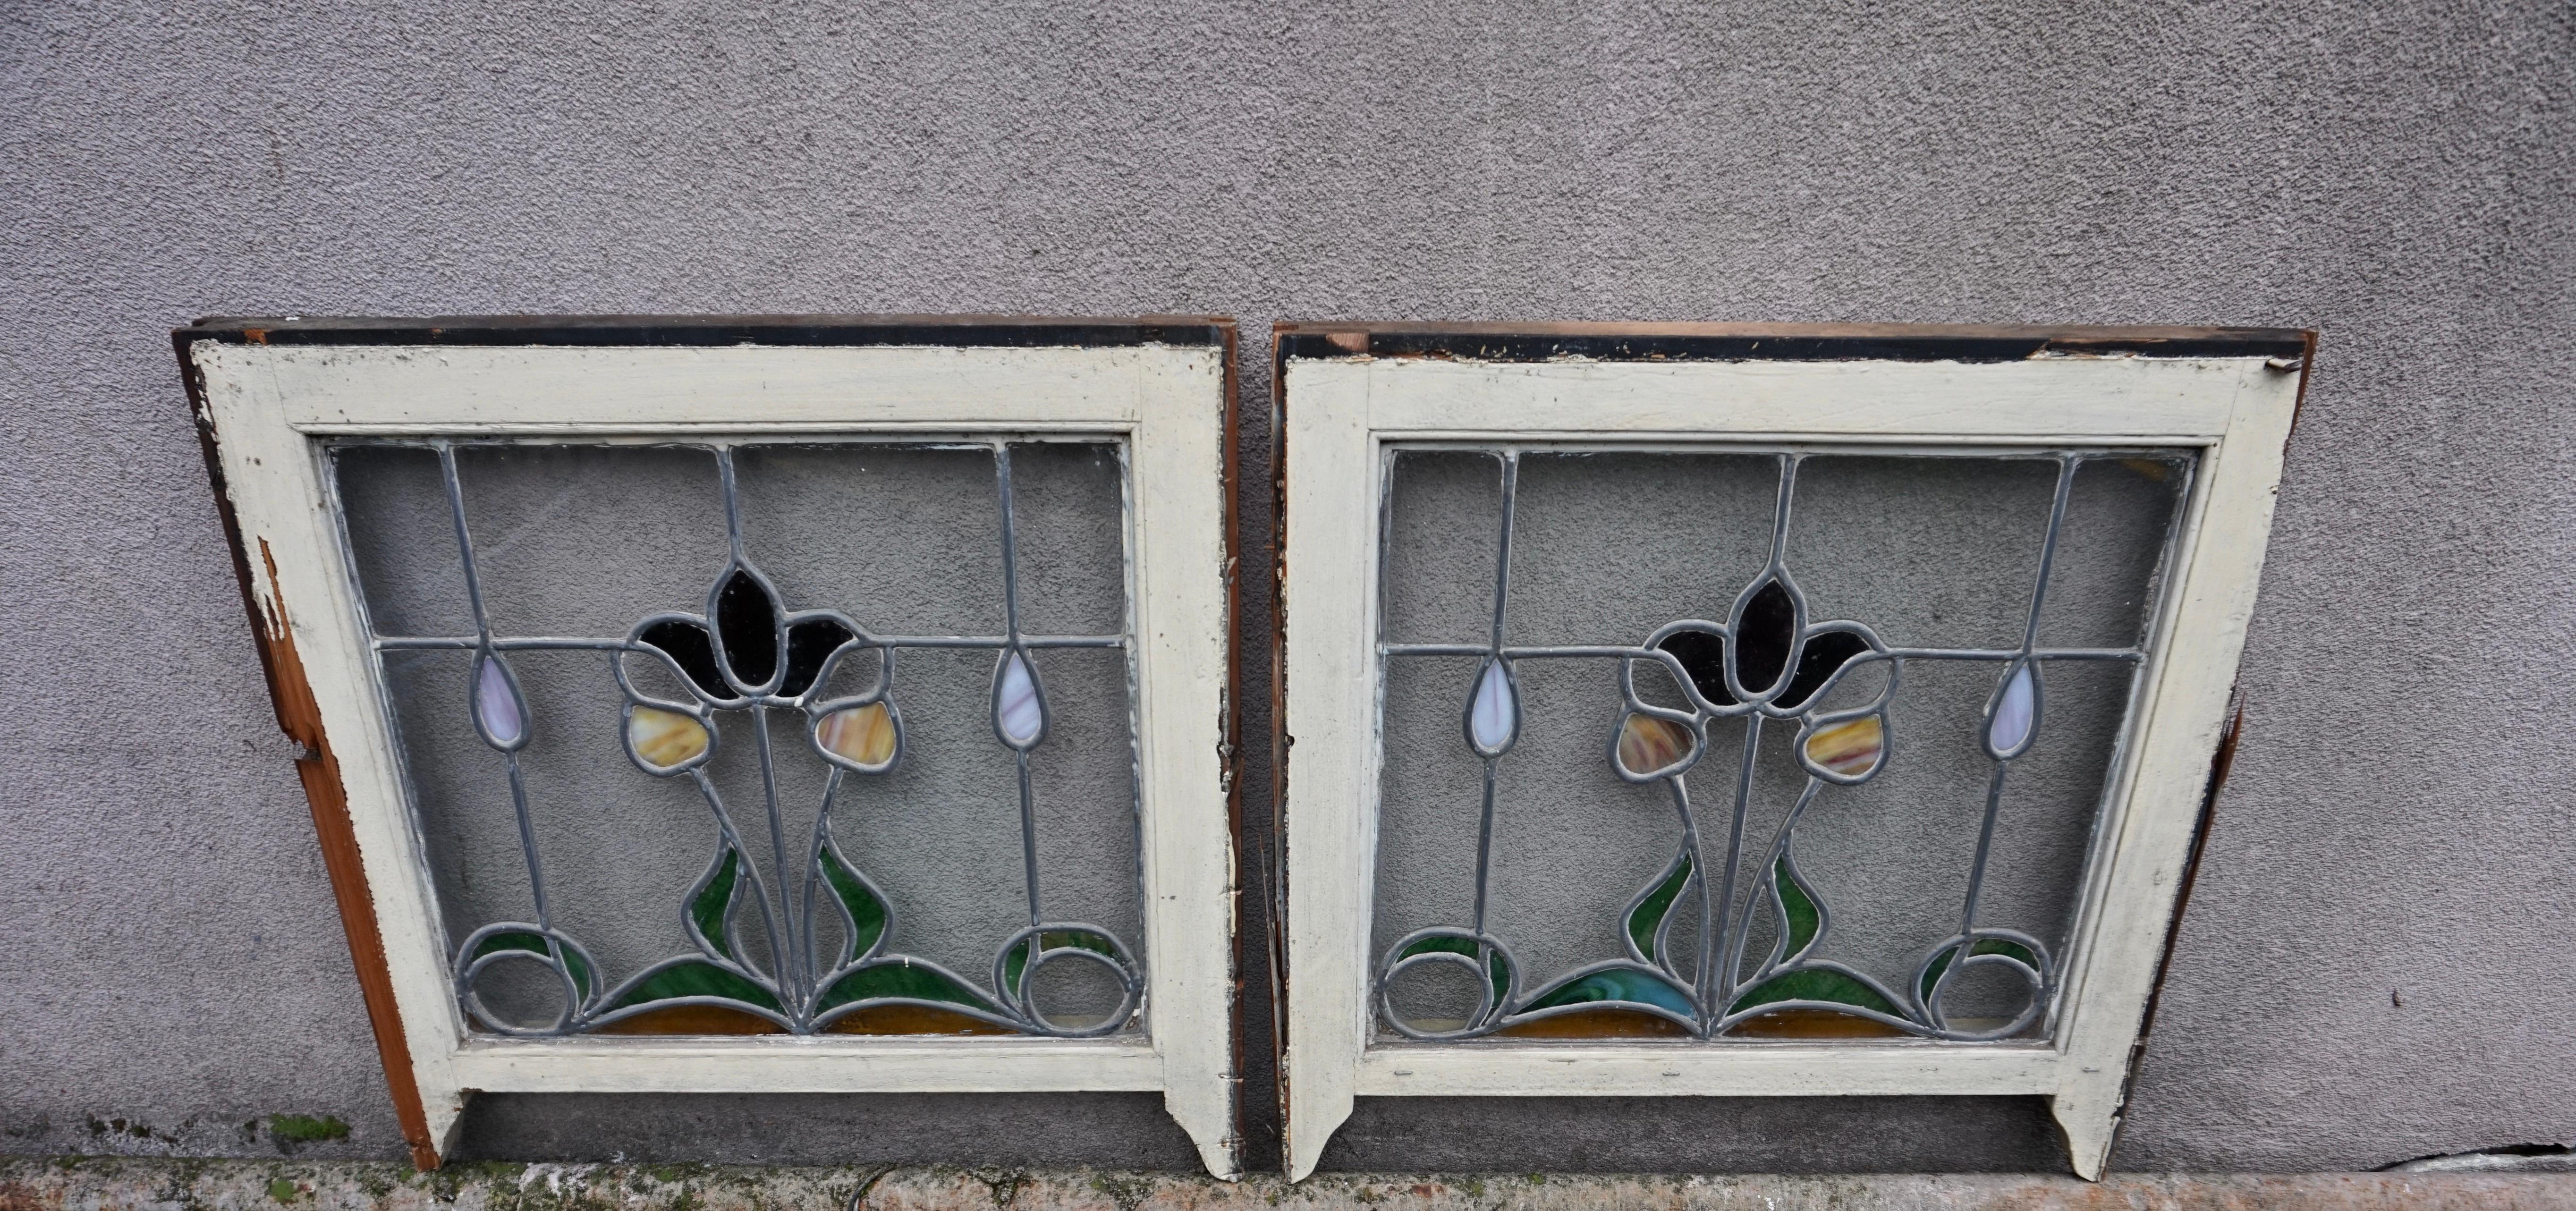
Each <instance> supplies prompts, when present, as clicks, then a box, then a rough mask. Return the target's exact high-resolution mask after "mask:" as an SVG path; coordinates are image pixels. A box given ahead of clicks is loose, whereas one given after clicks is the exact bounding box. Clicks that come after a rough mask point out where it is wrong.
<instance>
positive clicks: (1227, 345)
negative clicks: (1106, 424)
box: [1209, 319, 1245, 1178]
mask: <svg viewBox="0 0 2576 1211" xmlns="http://www.w3.org/2000/svg"><path fill="white" fill-rule="evenodd" d="M1209 323H1210V324H1211V326H1213V327H1214V328H1215V329H1216V330H1217V340H1218V345H1219V348H1220V349H1221V350H1222V351H1223V352H1222V358H1223V363H1224V369H1223V370H1222V372H1221V375H1220V377H1221V380H1222V385H1221V386H1220V387H1219V388H1218V391H1219V402H1218V405H1217V406H1218V407H1219V408H1220V409H1222V410H1223V412H1224V421H1223V423H1224V436H1223V437H1222V438H1221V440H1222V441H1223V443H1224V446H1225V449H1224V451H1223V453H1222V454H1221V456H1220V457H1221V458H1222V459H1223V462H1222V463H1221V464H1220V466H1221V470H1220V472H1219V474H1218V478H1219V480H1220V481H1221V482H1220V483H1219V485H1218V488H1217V492H1218V495H1219V496H1220V497H1221V498H1222V499H1223V502H1224V507H1225V521H1224V523H1223V528H1224V535H1225V569H1224V571H1225V702H1224V705H1223V706H1222V707H1221V708H1220V711H1219V714H1218V717H1217V736H1218V741H1219V744H1218V752H1217V769H1218V777H1219V778H1221V779H1222V780H1223V782H1224V791H1225V919H1226V930H1225V941H1226V958H1227V960H1228V962H1229V963H1230V964H1231V966H1232V970H1230V971H1228V972H1227V973H1226V982H1225V988H1226V1002H1225V1015H1226V1044H1227V1050H1226V1071H1227V1074H1228V1079H1227V1081H1226V1087H1225V1097H1226V1122H1227V1123H1229V1124H1231V1126H1232V1132H1231V1138H1230V1139H1229V1140H1228V1146H1229V1148H1230V1149H1231V1151H1232V1152H1233V1154H1234V1172H1235V1173H1236V1175H1237V1176H1238V1178H1239V1177H1240V1175H1241V1174H1242V1173H1243V1170H1244V1167H1245V1166H1244V1157H1243V1153H1244V1134H1243V1062H1244V1055H1245V1047H1244V1037H1243V1035H1244V1030H1243V1004H1244V997H1243V992H1244V975H1243V972H1244V967H1245V963H1244V954H1243V535H1242V524H1243V508H1242V506H1241V504H1240V503H1239V502H1238V501H1236V500H1235V487H1236V485H1237V484H1239V483H1241V482H1242V476H1241V472H1242V445H1243V441H1242V436H1243V435H1242V427H1241V425H1240V423H1239V421H1238V418H1237V416H1236V413H1237V412H1238V410H1239V408H1238V397H1239V396H1240V394H1241V392H1240V390H1239V383H1238V380H1237V376H1238V373H1239V364H1238V362H1237V358H1236V354H1237V350H1236V334H1235V325H1234V321H1233V320H1231V319H1222V320H1211V321H1209Z"/></svg>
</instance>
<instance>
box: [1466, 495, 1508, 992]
mask: <svg viewBox="0 0 2576 1211" xmlns="http://www.w3.org/2000/svg"><path fill="white" fill-rule="evenodd" d="M1502 464H1503V465H1502V510H1501V511H1502V523H1501V527H1500V529H1501V534H1500V535H1499V536H1498V537H1497V538H1496V539H1495V548H1494V623H1493V630H1492V632H1491V634H1490V635H1489V636H1488V638H1487V641H1486V646H1487V655H1486V658H1485V660H1486V663H1485V664H1484V666H1483V667H1481V668H1479V669H1477V670H1476V686H1475V689H1474V691H1473V694H1474V697H1471V698H1470V699H1469V706H1468V710H1469V711H1470V713H1471V714H1472V713H1473V711H1474V710H1475V699H1476V698H1481V697H1482V696H1483V695H1484V686H1485V678H1486V677H1487V676H1489V675H1490V674H1491V672H1492V671H1493V670H1494V669H1495V668H1497V667H1498V665H1499V662H1500V661H1501V660H1502V658H1503V616H1504V612H1505V610H1506V609H1508V608H1509V604H1510V601H1511V592H1512V513H1513V510H1514V509H1516V508H1517V507H1518V505H1519V492H1520V476H1521V455H1520V451H1518V450H1506V451H1504V452H1503V456H1502ZM1503 685H1504V692H1505V693H1506V694H1510V693H1511V690H1512V680H1511V673H1510V671H1509V670H1508V669H1505V670H1504V672H1503ZM1512 699H1513V701H1512V704H1511V709H1512V715H1513V720H1512V728H1511V730H1512V731H1513V732H1514V733H1517V732H1518V731H1519V730H1520V719H1519V716H1520V702H1519V700H1518V699H1519V696H1518V695H1517V694H1513V695H1512ZM1507 743H1508V742H1507ZM1480 755H1481V756H1483V757H1484V758H1485V793H1484V803H1483V808H1482V810H1481V811H1480V812H1479V813H1478V815H1477V821H1476V915H1475V929H1476V970H1477V973H1478V976H1479V978H1481V979H1483V980H1485V981H1486V982H1487V983H1488V984H1490V983H1491V981H1492V974H1491V973H1492V970H1493V961H1494V960H1493V947H1492V945H1491V944H1489V943H1488V942H1487V941H1486V940H1485V939H1486V936H1487V935H1486V933H1485V905H1486V902H1487V898H1488V889H1489V888H1490V887H1491V885H1492V882H1493V869H1494V780H1495V775H1496V773H1497V772H1498V771H1497V769H1496V765H1497V763H1499V762H1500V761H1501V760H1502V754H1500V753H1487V754H1480ZM1509 1008H1510V1006H1507V1005H1498V1006H1496V1008H1495V1012H1496V1013H1498V1014H1499V1013H1502V1012H1504V1011H1506V1010H1508V1009H1509Z"/></svg>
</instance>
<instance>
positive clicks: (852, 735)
mask: <svg viewBox="0 0 2576 1211" xmlns="http://www.w3.org/2000/svg"><path fill="white" fill-rule="evenodd" d="M894 742H895V729H894V713H893V712H892V711H889V710H887V709H886V704H884V703H882V702H871V703H869V704H867V705H866V706H854V707H851V708H849V709H847V710H840V711H834V712H832V713H831V714H829V715H825V716H823V717H822V718H821V719H820V720H817V721H816V722H815V724H814V743H816V744H819V745H821V746H823V749H824V751H826V752H830V753H836V754H838V755H840V756H842V757H844V758H847V759H848V760H850V761H851V762H852V763H854V764H857V765H863V766H866V767H868V768H870V769H876V768H879V767H882V766H884V765H885V764H886V763H887V762H889V761H892V760H894V748H895V743H894Z"/></svg>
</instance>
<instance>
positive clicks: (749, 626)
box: [716, 568, 778, 686]
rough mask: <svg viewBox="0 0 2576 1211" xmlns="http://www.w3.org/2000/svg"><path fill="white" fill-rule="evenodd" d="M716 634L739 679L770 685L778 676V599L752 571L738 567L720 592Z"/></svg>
mask: <svg viewBox="0 0 2576 1211" xmlns="http://www.w3.org/2000/svg"><path fill="white" fill-rule="evenodd" d="M716 634H717V635H719V636H722V637H723V639H724V654H725V664H726V666H727V667H729V668H731V669H732V670H733V675H734V677H735V679H736V680H739V681H740V682H742V683H743V684H744V685H752V686H758V685H767V684H769V679H770V678H772V677H775V676H777V675H778V599H777V598H774V597H771V596H770V595H769V587H768V586H767V585H764V584H762V583H760V581H759V580H758V579H757V578H755V577H754V576H752V574H751V573H749V572H746V571H744V570H742V569H740V568H736V569H734V573H733V575H732V576H729V577H727V578H726V579H725V584H724V590H723V591H722V592H720V593H718V594H716Z"/></svg>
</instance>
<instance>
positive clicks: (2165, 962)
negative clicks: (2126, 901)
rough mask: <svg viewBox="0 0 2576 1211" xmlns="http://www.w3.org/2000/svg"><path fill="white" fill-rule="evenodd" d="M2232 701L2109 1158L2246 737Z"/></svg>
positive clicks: (2123, 1079) (2141, 1022)
mask: <svg viewBox="0 0 2576 1211" xmlns="http://www.w3.org/2000/svg"><path fill="white" fill-rule="evenodd" d="M2228 696H2229V698H2230V699H2231V700H2232V701H2231V702H2230V703H2229V706H2228V711H2227V723H2226V725H2225V726H2223V727H2221V728H2220V729H2219V733H2218V750H2217V751H2216V752H2214V753H2212V754H2211V755H2210V758H2209V782H2208V785H2207V787H2206V788H2205V789H2204V790H2203V791H2202V792H2201V796H2200V815H2199V816H2198V818H2196V819H2195V820H2193V821H2192V826H2191V847H2190V848H2189V849H2187V850H2185V851H2184V852H2183V860H2182V877H2181V878H2180V879H2177V880H2175V882H2174V900H2173V911H2172V912H2171V913H2170V914H2168V915H2167V917H2166V919H2165V944H2164V949H2163V950H2162V951H2161V952H2160V953H2159V954H2158V955H2157V957H2156V977H2155V981H2154V982H2153V983H2151V984H2149V985H2147V1007H2146V1010H2145V1011H2144V1012H2143V1013H2141V1014H2140V1015H2139V1017H2138V1037H2137V1038H2135V1039H2132V1040H2131V1041H2130V1043H2129V1059H2128V1064H2127V1066H2126V1067H2125V1069H2124V1070H2123V1071H2122V1072H2121V1074H2120V1098H2119V1101H2117V1102H2116V1103H2114V1108H2115V1109H2114V1113H2115V1114H2116V1115H2117V1117H2116V1118H2115V1119H2114V1120H2113V1121H2112V1124H2111V1146H2110V1148H2108V1149H2106V1150H2105V1151H2104V1155H2106V1156H2108V1155H2110V1154H2111V1153H2113V1152H2116V1151H2118V1149H2119V1147H2120V1133H2121V1132H2122V1131H2124V1130H2126V1129H2127V1128H2128V1125H2129V1116H2128V1114H2127V1113H2126V1112H2127V1109H2128V1105H2129V1094H2130V1093H2131V1092H2132V1091H2133V1090H2135V1089H2136V1088H2137V1084H2138V1069H2139V1067H2140V1065H2141V1064H2142V1063H2143V1062H2144V1061H2145V1060H2146V1056H2147V1037H2148V1036H2149V1035H2151V1034H2153V1033H2154V1032H2155V1029H2156V1009H2157V1008H2158V1007H2159V1006H2161V1005H2162V1004H2163V1003H2164V998H2165V977H2166V976H2168V975H2170V974H2171V973H2172V971H2173V958H2174V948H2175V946H2176V945H2177V944H2178V943H2179V942H2180V941H2181V939H2182V919H2183V914H2184V913H2185V912H2187V911H2189V910H2190V908H2191V893H2192V889H2193V887H2194V886H2196V885H2197V884H2198V883H2199V881H2200V859H2201V855H2202V854H2203V853H2205V852H2207V850H2208V849H2209V833H2210V828H2211V827H2212V826H2213V825H2214V824H2215V823H2216V822H2217V819H2218V796H2219V793H2220V792H2221V791H2223V790H2225V789H2226V787H2227V775H2228V773H2229V772H2230V771H2231V770H2233V769H2235V767H2236V743H2237V740H2238V739H2239V738H2241V737H2242V736H2243V735H2244V733H2245V693H2244V690H2243V689H2242V688H2241V687H2240V688H2239V689H2237V690H2236V691H2234V692H2232V693H2231V694H2229V695H2228Z"/></svg>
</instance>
